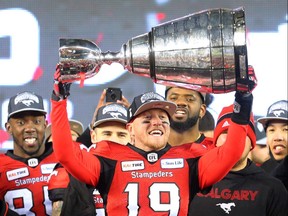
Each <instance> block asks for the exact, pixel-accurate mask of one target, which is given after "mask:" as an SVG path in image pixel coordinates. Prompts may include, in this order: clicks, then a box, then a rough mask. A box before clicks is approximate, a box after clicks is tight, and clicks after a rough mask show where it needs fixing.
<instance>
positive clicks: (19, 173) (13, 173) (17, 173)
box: [6, 167, 29, 181]
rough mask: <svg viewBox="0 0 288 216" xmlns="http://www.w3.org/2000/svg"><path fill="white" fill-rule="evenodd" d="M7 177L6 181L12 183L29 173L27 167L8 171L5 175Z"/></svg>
mask: <svg viewBox="0 0 288 216" xmlns="http://www.w3.org/2000/svg"><path fill="white" fill-rule="evenodd" d="M6 175H7V179H8V180H9V181H12V180H14V179H18V178H23V177H25V176H28V175H29V171H28V168H27V167H23V168H19V169H15V170H10V171H8V172H7V173H6Z"/></svg>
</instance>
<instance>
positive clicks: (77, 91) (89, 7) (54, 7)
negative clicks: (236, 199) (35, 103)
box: [0, 0, 287, 148]
mask: <svg viewBox="0 0 288 216" xmlns="http://www.w3.org/2000/svg"><path fill="white" fill-rule="evenodd" d="M241 6H244V7H245V13H246V24H247V31H248V32H249V33H252V34H253V33H256V34H258V33H277V32H278V27H279V25H281V24H283V23H284V24H285V23H286V24H287V0H276V1H271V0H270V1H268V0H205V1H203V0H158V1H156V0H102V1H100V0H81V1H76V0H49V1H47V0H37V1H33V0H22V1H19V0H4V1H3V0H0V12H1V11H3V10H8V9H11V8H19V9H24V10H27V11H29V12H30V13H32V14H33V15H34V16H35V18H36V19H37V21H38V25H39V30H40V31H39V39H40V41H39V55H40V56H39V57H40V58H39V66H38V67H37V68H35V73H34V75H35V76H34V78H31V81H30V82H27V83H25V84H22V85H14V86H11V85H0V103H1V107H0V114H1V119H0V121H1V127H0V130H1V131H0V147H1V144H2V147H3V148H9V147H11V142H9V141H8V142H7V141H6V140H7V139H8V136H7V134H6V133H5V128H4V124H5V122H6V120H7V99H8V98H9V97H11V96H13V95H15V94H16V93H18V92H20V91H24V90H30V91H34V92H37V93H38V94H40V95H42V96H43V98H44V99H45V101H46V106H47V111H48V112H50V105H49V98H50V95H51V90H52V83H53V81H52V80H53V73H54V69H55V65H56V63H57V62H58V49H59V38H85V39H89V40H91V41H93V42H95V43H97V45H98V46H99V47H100V48H101V50H102V51H107V50H111V51H119V49H120V48H121V46H122V44H123V43H126V42H127V41H128V40H129V39H131V38H132V37H135V36H138V35H140V34H143V33H146V32H148V31H150V30H151V27H153V26H155V25H156V24H159V23H162V22H166V21H169V20H172V19H176V18H178V17H182V16H184V15H188V14H191V13H195V12H198V11H201V10H206V9H209V8H221V7H225V8H231V9H234V8H237V7H241ZM12 19H15V21H17V23H20V24H21V25H23V26H25V23H22V20H21V18H19V17H13V18H12ZM7 22H9V20H5V19H1V20H0V29H2V30H3V28H4V27H3V26H4V24H5V23H7ZM23 29H24V30H23V31H25V27H24V28H23ZM286 30H287V25H286ZM4 31H5V29H4ZM284 36H286V49H285V48H284V49H285V50H286V51H284V57H283V54H281V55H279V56H278V57H277V55H278V52H280V51H278V47H277V46H276V47H273V43H274V42H275V41H273V40H274V39H273V38H272V40H271V41H269V40H267V41H265V43H263V44H262V45H261V44H260V45H259V44H257V47H258V46H259V47H261V48H263V50H264V52H263V51H261V50H260V51H259V52H260V53H261V54H260V55H263V56H262V57H261V56H258V54H257V55H255V54H254V53H255V52H254V51H252V55H253V56H251V55H250V56H249V53H248V57H249V58H250V57H251V59H252V60H251V62H253V63H254V62H255V64H256V65H253V66H254V68H255V69H258V71H257V70H256V73H257V75H258V79H259V88H257V89H256V90H255V98H256V99H255V103H256V105H255V106H254V108H255V107H256V108H255V111H254V112H255V113H256V114H258V115H265V112H266V110H267V108H268V106H269V105H270V104H271V103H272V102H274V101H276V100H278V99H287V61H286V58H287V32H286V35H284ZM251 38H253V37H251ZM25 40H27V39H25ZM25 40H23V43H25ZM251 41H252V42H253V40H251ZM284 41H285V40H284ZM252 42H251V43H250V44H249V46H251V47H253V43H252ZM10 46H11V38H9V36H3V35H1V30H0V60H1V59H9V58H10V55H11V51H10ZM265 46H268V47H270V48H271V49H272V51H271V49H270V48H269V49H268V48H267V49H265V48H264V47H265ZM283 46H285V43H284V44H283ZM255 47H256V45H255ZM273 48H275V50H273ZM282 49H283V47H282ZM21 52H22V53H23V55H24V56H25V58H26V59H28V60H29V57H27V56H26V55H25V53H26V50H21ZM281 53H283V50H282V51H281ZM269 55H271V56H273V57H274V58H276V59H280V60H279V61H276V62H275V61H274V60H271V62H270V61H268V62H267V61H266V59H268V60H269V59H270V57H269ZM285 55H286V58H285ZM267 56H268V57H267ZM284 59H285V60H284ZM259 63H260V64H259ZM257 64H258V65H257ZM265 64H269V65H270V66H269V67H267V66H266V65H265ZM275 65H277V70H275V71H271V70H269V71H265V72H264V71H262V70H264V69H265V68H273V67H274V66H275ZM13 67H14V65H13V64H11V71H10V70H9V71H3V70H1V61H0V75H1V76H0V79H2V78H1V77H6V76H13V79H21V77H17V76H14V75H13ZM279 68H280V69H279ZM120 70H121V69H120ZM267 70H268V69H267ZM118 72H119V71H118ZM23 73H25V71H23ZM101 73H102V71H101ZM104 74H105V75H102V76H101V77H100V74H99V77H98V74H97V75H96V76H95V77H94V78H93V79H92V80H91V81H90V82H89V83H88V84H87V85H85V86H84V87H83V88H79V86H78V84H73V86H72V89H71V97H70V98H69V99H70V101H71V107H70V109H69V113H70V114H69V115H70V117H71V118H74V119H77V120H80V121H82V122H83V124H84V126H86V125H88V123H89V122H90V119H91V117H92V114H93V112H94V109H95V106H96V105H97V103H98V98H99V95H100V93H101V92H102V90H103V88H107V87H120V88H122V90H123V94H124V96H125V97H126V98H128V99H129V100H130V101H131V100H132V98H133V97H134V96H135V95H138V94H140V93H143V92H146V91H150V90H155V86H154V84H153V82H152V81H151V80H150V79H147V78H143V77H139V76H136V75H132V74H130V73H128V72H126V73H124V74H122V75H119V77H117V76H116V75H115V74H117V72H116V71H115V73H113V71H111V70H110V71H108V72H106V73H105V72H104ZM120 74H121V71H120ZM259 74H260V75H259ZM264 75H265V77H266V78H262V77H264ZM103 76H104V78H103ZM270 76H271V77H273V79H271V81H270ZM275 76H276V78H275ZM283 76H284V77H283ZM285 76H286V77H285ZM114 77H116V79H114V80H113V78H114ZM260 78H261V79H263V80H264V79H265V82H264V81H263V82H261V79H260ZM105 79H106V81H108V82H105ZM274 79H275V80H276V81H274ZM93 80H94V81H93ZM278 80H279V81H280V82H278ZM283 80H284V81H283ZM99 82H100V83H99ZM269 82H271V85H270V83H269ZM264 83H265V84H264ZM267 83H268V84H269V85H267ZM283 83H284V85H283ZM279 86H282V87H283V88H280V89H279V88H278V87H279ZM160 89H161V88H160ZM267 92H269V94H268V93H267ZM231 95H232V94H229V95H227V98H228V99H227V100H225V102H223V99H222V98H223V97H225V98H226V95H224V96H223V95H221V96H219V95H217V96H216V97H215V101H214V102H213V104H212V106H211V107H212V108H211V109H213V110H214V111H215V113H214V115H215V116H217V113H218V111H219V110H220V109H221V108H222V106H223V105H225V103H230V102H232V97H233V96H231ZM218 97H219V99H218ZM263 97H264V98H263ZM5 101H6V103H5ZM48 120H49V115H48ZM9 139H10V138H9Z"/></svg>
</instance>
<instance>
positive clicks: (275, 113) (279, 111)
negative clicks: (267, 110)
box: [272, 110, 285, 117]
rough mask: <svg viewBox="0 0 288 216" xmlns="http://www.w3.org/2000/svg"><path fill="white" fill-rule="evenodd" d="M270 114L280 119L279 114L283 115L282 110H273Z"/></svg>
mask: <svg viewBox="0 0 288 216" xmlns="http://www.w3.org/2000/svg"><path fill="white" fill-rule="evenodd" d="M272 113H273V115H275V116H276V117H281V114H285V112H284V110H274V111H272Z"/></svg>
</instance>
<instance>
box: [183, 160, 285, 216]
mask: <svg viewBox="0 0 288 216" xmlns="http://www.w3.org/2000/svg"><path fill="white" fill-rule="evenodd" d="M228 214H229V216H235V215H237V216H239V215H245V216H258V215H259V216H268V215H269V216H287V191H286V189H285V187H284V185H283V184H282V182H280V180H278V179H276V178H274V177H272V176H271V175H269V174H267V173H265V172H264V171H263V170H262V169H260V168H259V167H257V166H256V165H255V164H254V163H252V162H251V161H248V164H247V166H246V167H245V168H244V169H243V170H240V171H237V172H232V171H231V172H229V173H228V174H227V175H226V176H225V177H224V178H223V179H222V180H221V181H220V182H218V183H216V184H215V185H214V186H213V187H212V189H211V191H210V192H209V193H208V194H206V195H202V194H197V196H195V197H194V199H193V200H192V203H191V205H190V211H189V215H193V216H197V215H199V216H200V215H201V216H205V215H207V216H210V215H217V216H222V215H225V216H227V215H228Z"/></svg>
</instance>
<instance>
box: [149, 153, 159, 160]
mask: <svg viewBox="0 0 288 216" xmlns="http://www.w3.org/2000/svg"><path fill="white" fill-rule="evenodd" d="M147 160H148V161H149V162H155V161H157V160H158V154H157V153H154V152H152V153H149V154H147Z"/></svg>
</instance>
